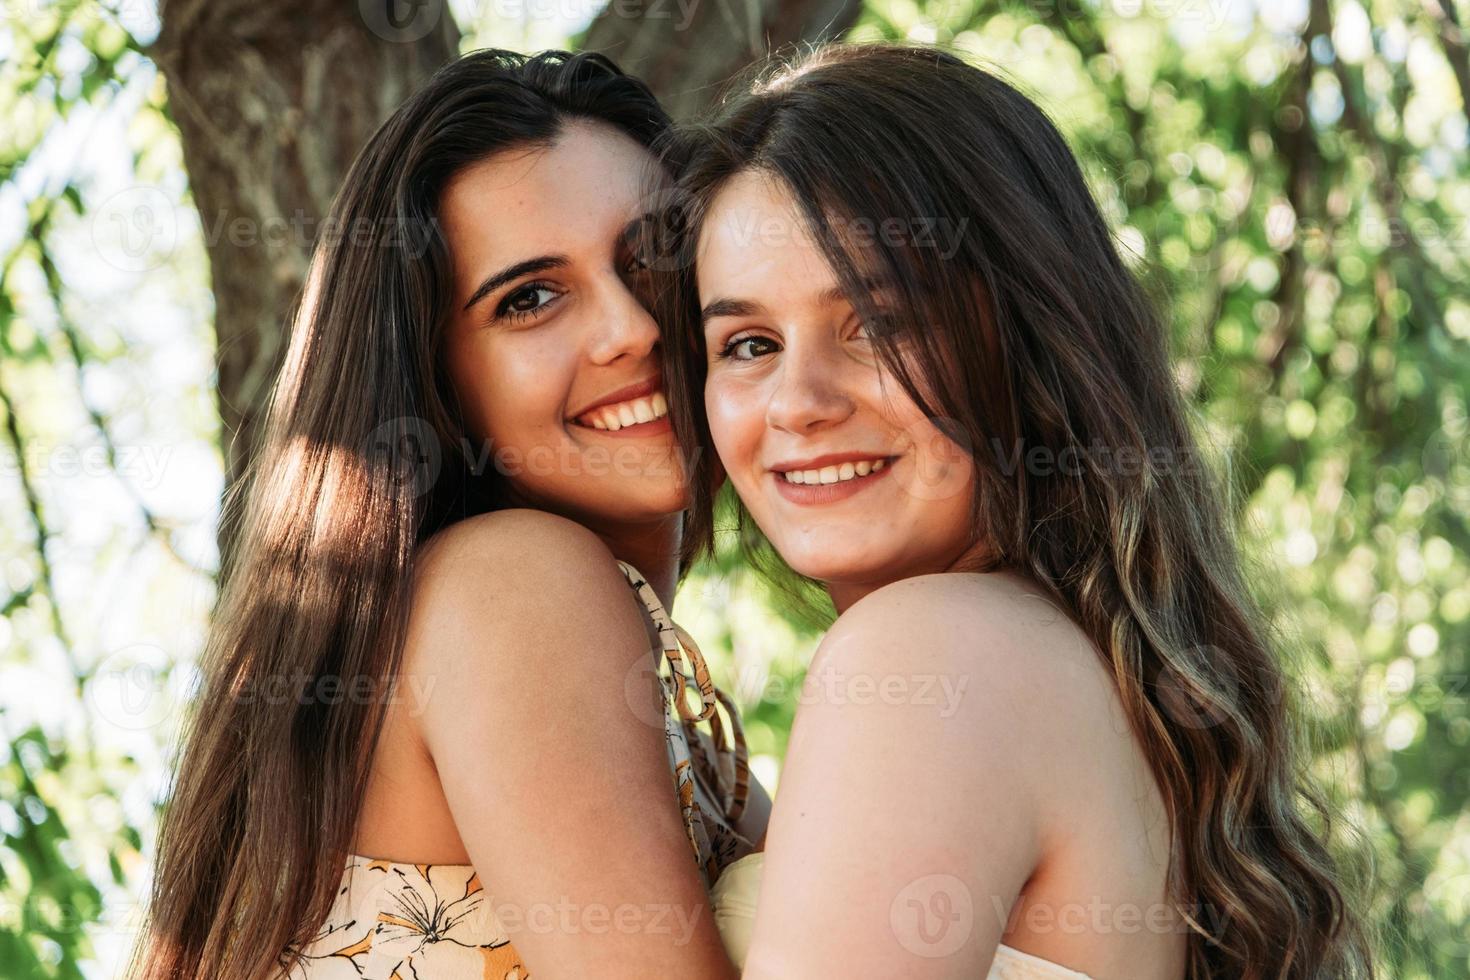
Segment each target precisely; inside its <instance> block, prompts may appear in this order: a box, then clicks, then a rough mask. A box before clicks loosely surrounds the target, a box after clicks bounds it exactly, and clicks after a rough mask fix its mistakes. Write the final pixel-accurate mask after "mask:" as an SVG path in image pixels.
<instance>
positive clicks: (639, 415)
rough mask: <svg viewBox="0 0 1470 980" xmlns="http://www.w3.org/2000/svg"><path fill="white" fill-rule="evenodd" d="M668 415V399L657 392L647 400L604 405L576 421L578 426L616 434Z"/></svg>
mask: <svg viewBox="0 0 1470 980" xmlns="http://www.w3.org/2000/svg"><path fill="white" fill-rule="evenodd" d="M667 414H669V402H668V399H666V398H665V397H664V393H663V392H661V391H655V392H654V393H653V394H652V395H650V396H648V397H646V398H630V399H629V400H627V401H625V402H617V403H616V404H613V405H603V406H600V407H598V408H594V409H592V410H591V411H590V412H583V413H582V414H581V415H578V416H577V417H576V419H575V421H576V422H577V424H578V425H585V426H588V427H590V428H593V429H608V430H610V431H613V432H616V431H618V430H619V429H626V428H627V427H628V426H630V425H640V424H642V423H644V422H652V421H654V420H655V419H661V418H663V417H664V416H665V415H667Z"/></svg>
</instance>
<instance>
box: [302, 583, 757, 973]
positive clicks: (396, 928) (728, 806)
mask: <svg viewBox="0 0 1470 980" xmlns="http://www.w3.org/2000/svg"><path fill="white" fill-rule="evenodd" d="M618 566H619V567H620V568H621V569H622V572H623V576H624V577H625V578H626V579H627V580H628V584H629V586H631V587H632V589H633V591H634V592H635V593H636V594H637V596H638V598H639V599H640V600H641V601H642V603H643V607H644V609H646V610H647V611H648V614H649V616H650V618H651V619H652V620H653V623H654V625H655V626H656V627H657V628H658V634H659V640H660V645H661V647H662V649H663V658H662V664H661V668H660V670H659V672H658V676H659V678H660V680H661V682H662V684H663V688H664V695H665V696H664V699H663V700H664V731H665V734H666V735H667V741H668V747H669V767H670V770H671V772H672V775H673V790H674V797H675V798H676V799H677V800H678V802H679V807H680V810H681V811H682V813H683V818H684V831H685V834H686V835H687V836H688V838H689V846H690V853H691V855H692V856H693V858H694V861H695V863H696V865H697V866H698V868H699V871H700V875H701V876H702V877H703V879H704V883H705V886H706V887H707V888H708V887H711V886H713V885H714V883H715V881H716V880H717V879H718V878H719V875H720V871H721V869H723V868H724V867H725V866H726V865H729V864H731V863H733V862H734V861H736V860H738V859H739V858H741V857H743V856H744V855H746V854H749V853H752V852H753V851H754V846H753V845H752V843H751V842H750V841H749V840H747V839H746V838H745V837H743V836H742V835H740V834H739V833H738V832H737V831H736V830H735V829H734V826H735V824H736V822H737V821H738V820H739V818H740V814H741V812H742V811H743V810H744V809H745V802H746V796H747V791H748V788H749V785H750V769H749V757H748V754H747V751H746V746H745V736H744V733H743V732H742V731H741V727H740V716H739V714H738V713H737V712H736V710H735V705H734V704H733V703H731V701H730V700H729V698H728V697H726V695H725V694H724V693H723V692H722V691H719V690H717V689H716V688H715V685H714V682H713V681H712V680H711V679H710V675H709V669H708V668H707V667H706V666H705V662H704V657H703V656H702V655H701V654H700V652H699V647H698V646H697V645H695V643H694V640H693V639H692V638H691V637H690V636H689V634H688V633H686V632H685V631H684V630H683V629H682V628H680V627H679V626H678V625H677V624H675V623H674V622H673V620H671V619H670V618H669V616H668V613H666V612H665V611H664V608H663V604H662V603H660V602H659V599H658V596H657V595H656V594H655V593H654V591H653V587H652V586H651V585H649V584H648V582H647V580H645V579H644V578H643V576H642V575H641V574H639V573H638V571H637V569H635V568H634V567H633V566H632V565H629V564H628V563H626V562H618ZM665 667H666V668H667V669H663V668H665ZM691 698H692V699H693V701H694V702H697V704H698V707H697V708H696V707H693V706H692V704H691ZM719 705H724V707H725V714H726V716H727V717H728V719H729V721H728V724H729V729H730V731H729V737H728V739H727V737H726V732H725V726H726V722H725V721H724V720H723V719H722V718H721V716H720V712H719V711H718V706H719ZM701 721H707V722H709V730H708V731H705V730H702V729H700V728H698V727H697V723H698V722H701ZM493 901H494V900H493V897H492V896H489V895H487V894H486V892H485V890H484V888H483V887H482V885H481V883H480V879H479V876H478V875H477V874H476V873H475V869H474V867H473V866H472V865H468V864H404V863H401V862H394V861H384V860H379V859H377V858H371V857H366V856H363V855H360V854H354V855H352V856H351V857H350V858H349V859H348V862H347V867H346V869H345V870H344V871H343V874H342V886H341V889H340V890H339V891H338V893H337V899H336V903H335V904H334V906H333V907H332V911H331V912H330V914H328V916H327V920H326V922H325V923H323V924H322V926H321V928H320V929H319V930H318V931H317V934H316V936H315V938H314V939H313V940H312V941H311V942H310V943H309V944H307V946H306V947H305V948H303V949H301V950H291V951H288V955H287V957H286V959H287V960H291V959H292V957H293V956H294V962H292V963H291V965H290V966H289V969H288V970H285V971H283V972H282V974H281V977H282V978H284V980H471V978H473V980H525V978H527V977H529V976H530V975H531V974H530V972H529V971H528V970H527V969H526V966H525V964H524V963H522V961H521V958H520V955H519V954H518V953H517V952H516V949H515V947H514V946H513V945H512V944H511V941H510V937H509V935H508V933H507V931H506V924H505V923H502V922H501V921H500V919H499V918H497V916H496V914H495V911H494V908H493Z"/></svg>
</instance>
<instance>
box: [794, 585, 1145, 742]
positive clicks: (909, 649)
mask: <svg viewBox="0 0 1470 980" xmlns="http://www.w3.org/2000/svg"><path fill="white" fill-rule="evenodd" d="M812 669H813V670H816V671H827V672H829V673H831V674H833V675H836V676H839V677H840V676H843V675H848V676H851V677H860V676H873V677H875V678H876V679H877V680H876V682H877V683H887V684H888V685H889V686H890V689H891V690H893V691H900V690H902V691H908V692H911V693H912V692H914V691H917V690H919V689H921V688H923V687H924V686H925V684H926V682H930V683H928V686H929V688H930V689H931V690H933V691H935V692H936V694H935V696H936V697H937V696H941V695H943V696H944V698H946V699H947V700H946V701H945V703H946V704H947V705H948V707H949V710H950V717H952V718H953V719H954V722H955V723H956V724H958V725H961V726H963V727H965V728H967V729H971V730H972V731H973V733H974V734H975V735H977V736H979V737H980V738H982V739H985V743H984V744H997V743H996V742H995V741H994V739H995V738H999V737H1000V736H1001V735H1004V736H1005V739H1004V740H1005V741H1006V742H1008V743H1011V744H1015V745H1018V746H1021V747H1022V749H1023V751H1024V752H1025V753H1026V754H1027V755H1028V756H1030V757H1031V759H1030V761H1033V762H1035V763H1037V764H1038V765H1039V766H1045V767H1047V768H1051V767H1052V766H1054V765H1060V766H1062V767H1063V768H1066V766H1067V763H1068V760H1075V759H1076V758H1077V752H1076V750H1077V746H1078V744H1079V742H1086V741H1093V740H1096V739H1097V738H1098V737H1100V736H1103V735H1106V736H1108V737H1111V738H1115V739H1123V740H1126V739H1127V738H1128V732H1127V726H1126V723H1125V721H1124V720H1123V716H1122V714H1121V710H1120V703H1119V700H1118V696H1117V693H1116V690H1115V688H1114V686H1113V681H1112V677H1111V675H1110V672H1109V671H1108V669H1107V667H1106V665H1105V664H1104V662H1103V658H1102V657H1101V656H1100V655H1099V653H1098V651H1097V649H1096V647H1095V646H1094V645H1093V643H1092V642H1091V641H1090V640H1089V638H1088V637H1087V635H1086V633H1084V632H1083V630H1082V629H1081V627H1079V626H1078V625H1077V623H1076V622H1075V621H1074V620H1073V619H1072V618H1071V616H1070V615H1069V614H1068V613H1067V612H1066V611H1065V610H1064V609H1063V608H1062V607H1061V606H1060V605H1058V604H1057V602H1056V601H1055V600H1054V599H1053V598H1052V597H1050V596H1049V595H1047V594H1046V593H1045V591H1044V590H1043V589H1042V588H1041V587H1040V586H1038V585H1036V584H1035V583H1033V582H1030V581H1028V580H1027V579H1025V578H1024V577H1022V576H1019V575H1015V574H1011V573H988V574H976V573H944V574H935V575H921V576H915V577H913V578H908V579H903V580H900V581H898V582H894V583H892V584H890V585H887V586H884V587H883V588H880V589H877V590H875V591H873V592H871V593H869V594H868V595H866V596H864V597H863V598H862V599H860V600H859V601H857V602H855V603H854V604H853V605H852V606H851V607H849V608H848V609H847V610H846V611H845V612H844V613H843V614H842V615H841V616H840V617H838V619H837V621H836V623H835V624H834V625H833V627H832V629H831V630H829V631H828V633H827V635H826V636H825V637H823V639H822V642H821V645H820V646H819V647H818V650H817V654H816V656H815V657H814V659H813V662H812ZM880 689H881V688H880ZM972 744H973V743H972Z"/></svg>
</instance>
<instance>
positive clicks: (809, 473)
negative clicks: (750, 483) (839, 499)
mask: <svg viewBox="0 0 1470 980" xmlns="http://www.w3.org/2000/svg"><path fill="white" fill-rule="evenodd" d="M887 463H888V460H886V459H861V460H858V461H857V462H856V463H851V462H849V463H841V464H839V465H837V466H823V467H822V468H821V469H817V470H787V471H785V472H784V473H781V474H780V476H781V478H782V479H783V480H785V481H786V482H787V483H803V484H810V483H842V482H844V481H846V480H855V479H857V478H858V477H860V476H867V475H868V474H870V473H877V472H878V471H880V470H882V469H883V467H884V466H885V465H887Z"/></svg>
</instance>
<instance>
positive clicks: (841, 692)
mask: <svg viewBox="0 0 1470 980" xmlns="http://www.w3.org/2000/svg"><path fill="white" fill-rule="evenodd" d="M967 578H969V579H971V580H970V581H968V582H966V581H964V579H967ZM966 589H968V591H964V590H966ZM1028 631H1029V627H1028V625H1027V624H1025V623H1024V622H1022V621H1021V620H1020V617H1018V616H1017V614H1016V610H1015V609H1014V608H1007V606H1006V602H1005V600H1004V599H1003V598H998V599H995V600H994V601H993V602H992V601H991V600H989V599H986V598H985V597H984V595H983V590H982V592H981V594H980V595H979V596H978V597H977V590H976V588H975V583H974V580H973V579H972V578H971V577H968V576H966V577H960V576H923V577H920V578H916V579H910V580H906V581H904V582H899V583H896V584H895V585H891V586H888V587H886V588H884V589H881V590H879V591H878V592H875V593H872V594H871V595H869V596H867V597H865V598H864V599H863V600H861V601H860V602H858V603H856V604H854V605H853V606H852V608H851V609H849V610H848V611H847V612H846V613H844V615H843V616H842V618H841V619H840V620H839V621H838V623H837V624H836V625H835V626H834V627H833V629H832V630H831V631H830V632H829V633H828V635H827V636H826V637H825V638H824V639H823V642H822V644H821V646H820V648H819V649H818V652H817V654H816V657H815V658H814V660H813V663H812V666H811V668H810V670H809V672H808V679H807V684H808V686H807V688H806V689H805V690H804V692H803V693H804V698H803V703H802V706H801V709H800V711H799V712H798V715H797V719H796V722H795V724H794V726H793V730H792V736H791V743H790V747H789V749H788V753H787V759H786V768H785V772H784V774H783V776H782V779H781V790H780V794H779V799H778V800H777V805H776V807H775V810H774V812H773V815H772V818H771V824H770V830H769V835H768V837H767V845H766V862H765V872H764V881H763V884H762V888H761V893H760V902H759V906H758V909H757V913H756V920H755V926H754V930H753V933H752V937H751V946H750V951H749V955H748V959H747V961H746V967H745V972H744V976H745V977H746V978H758V980H767V978H771V980H774V978H781V980H798V978H799V980H804V978H819V977H829V976H902V977H911V978H939V977H975V976H983V975H984V973H985V971H986V969H987V968H988V966H989V964H990V961H991V959H992V958H993V957H994V955H995V950H996V946H997V944H998V943H999V942H1000V939H1001V936H1002V934H1003V932H1004V928H1005V925H1006V918H1007V912H1008V910H1009V909H1010V908H1011V906H1012V903H1013V902H1014V901H1015V899H1016V897H1017V895H1018V894H1019V893H1020V891H1021V889H1022V887H1023V886H1024V885H1025V883H1026V881H1027V879H1028V877H1029V876H1030V874H1031V873H1032V871H1033V869H1034V868H1035V867H1036V866H1037V864H1038V862H1039V860H1040V856H1041V854H1042V852H1043V849H1044V846H1045V842H1044V841H1043V839H1042V837H1043V833H1044V832H1043V830H1042V829H1041V827H1042V821H1041V818H1040V813H1041V810H1042V808H1043V804H1042V802H1041V800H1040V799H1039V798H1038V797H1039V791H1038V784H1039V782H1040V780H1038V778H1037V777H1036V775H1035V769H1036V766H1034V765H1033V763H1034V762H1035V760H1038V759H1047V758H1052V757H1054V756H1055V752H1054V750H1053V748H1052V747H1051V746H1049V745H1047V744H1043V743H1045V742H1046V741H1047V739H1048V738H1049V737H1050V736H1048V735H1047V733H1046V732H1047V729H1046V721H1047V720H1046V719H1038V718H1037V717H1036V716H1037V714H1038V706H1041V705H1052V706H1056V705H1058V704H1059V701H1058V698H1057V697H1056V696H1055V694H1056V692H1055V691H1054V690H1049V689H1050V688H1054V687H1056V684H1055V683H1054V681H1055V678H1056V676H1057V675H1056V674H1055V672H1052V673H1050V674H1048V672H1047V670H1040V671H1036V670H1029V669H1022V666H1021V665H1020V664H1019V663H1018V662H1017V661H1016V659H1015V658H1016V656H1017V651H1018V650H1022V651H1024V650H1025V649H1026V648H1027V645H1028V639H1027V633H1028ZM1062 702H1065V695H1064V696H1063V698H1062ZM1051 720H1052V721H1054V720H1055V719H1051ZM1053 727H1055V726H1054V725H1053ZM1048 775H1055V774H1048Z"/></svg>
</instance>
